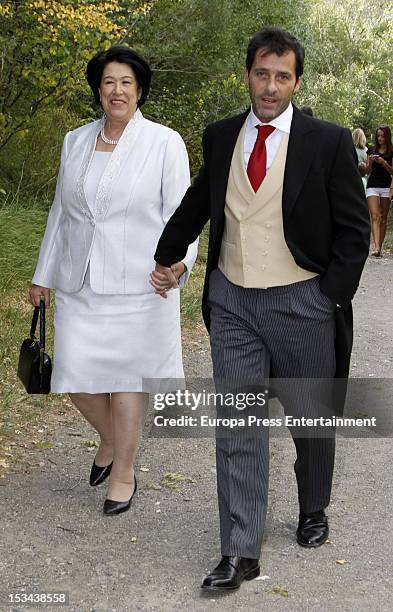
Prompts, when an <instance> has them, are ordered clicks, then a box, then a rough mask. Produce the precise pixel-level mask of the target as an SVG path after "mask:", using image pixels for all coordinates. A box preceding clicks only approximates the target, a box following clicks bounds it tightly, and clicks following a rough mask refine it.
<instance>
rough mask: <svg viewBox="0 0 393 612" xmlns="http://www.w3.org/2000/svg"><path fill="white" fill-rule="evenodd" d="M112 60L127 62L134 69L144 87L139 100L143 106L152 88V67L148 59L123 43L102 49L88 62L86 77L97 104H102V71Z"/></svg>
mask: <svg viewBox="0 0 393 612" xmlns="http://www.w3.org/2000/svg"><path fill="white" fill-rule="evenodd" d="M110 62H119V63H120V64H127V65H128V66H129V67H130V68H132V70H133V71H134V74H135V77H136V80H137V81H138V85H139V87H140V88H141V89H142V95H141V97H140V99H139V101H138V106H142V104H144V103H145V102H146V98H147V96H148V93H149V90H150V82H151V69H150V66H149V64H148V63H147V61H146V60H145V58H144V57H142V55H139V53H137V52H136V51H134V50H133V49H130V48H129V47H125V46H122V45H116V46H113V47H110V49H108V50H107V51H100V53H97V55H95V56H94V57H92V58H91V60H90V61H89V63H88V64H87V69H86V79H87V82H88V83H89V85H90V88H91V90H92V92H93V95H94V99H95V101H96V102H97V104H99V105H100V106H102V105H101V102H100V93H99V91H98V89H99V87H100V85H101V79H102V73H103V72H104V68H105V66H106V65H107V64H109V63H110Z"/></svg>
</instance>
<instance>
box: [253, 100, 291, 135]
mask: <svg viewBox="0 0 393 612" xmlns="http://www.w3.org/2000/svg"><path fill="white" fill-rule="evenodd" d="M292 117H293V106H292V102H290V103H289V105H288V106H287V108H286V109H285V111H284V112H283V113H281V115H278V117H276V118H275V119H273V120H272V121H269V123H262V122H261V121H260V120H259V119H258V117H257V116H256V115H255V113H254V111H253V109H252V107H251V112H250V114H249V116H248V120H249V125H250V126H251V127H253V128H254V127H256V126H257V125H271V126H273V127H275V128H276V129H277V130H281V131H282V132H285V133H287V134H289V132H290V130H291V123H292Z"/></svg>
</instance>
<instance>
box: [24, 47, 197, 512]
mask: <svg viewBox="0 0 393 612" xmlns="http://www.w3.org/2000/svg"><path fill="white" fill-rule="evenodd" d="M86 77H87V81H88V83H89V85H90V87H91V89H92V92H93V95H94V98H95V100H96V101H97V102H98V103H99V104H100V105H101V107H102V108H103V110H104V112H105V115H104V117H103V118H102V119H101V120H98V121H94V122H92V123H89V124H88V125H84V126H82V127H80V128H78V129H76V130H74V131H72V132H69V133H68V134H67V135H66V137H65V139H64V144H63V149H62V154H61V166H60V171H59V176H58V182H57V187H56V194H55V198H54V202H53V204H52V208H51V210H50V213H49V217H48V223H47V227H46V231H45V235H44V238H43V241H42V244H41V249H40V255H39V260H38V264H37V268H36V271H35V274H34V278H33V281H32V282H33V285H32V287H31V289H30V300H31V302H32V304H33V305H37V304H38V303H39V299H40V296H41V295H43V296H44V297H45V301H46V303H47V304H49V288H55V289H56V312H55V342H54V369H53V375H52V384H51V390H52V391H53V392H56V393H65V392H68V393H70V397H71V400H72V402H73V403H74V404H75V406H76V407H77V408H78V409H79V410H80V411H81V413H82V414H83V415H84V416H85V418H86V419H87V420H88V421H89V423H91V425H93V427H95V429H96V430H97V432H98V433H99V435H100V447H99V449H98V452H97V455H96V457H95V460H94V463H93V467H92V470H91V475H90V484H91V485H92V486H95V485H97V484H99V483H101V482H102V481H103V480H105V478H107V477H108V476H109V487H108V493H107V499H106V500H105V503H104V513H105V514H108V515H109V514H119V513H120V512H124V511H125V510H128V509H129V507H130V504H131V499H132V496H133V495H134V493H135V491H136V486H137V485H136V478H135V474H134V460H135V456H136V452H137V449H138V444H139V441H140V436H141V429H142V424H143V415H144V410H145V407H146V406H147V404H148V392H149V391H152V390H154V389H156V388H157V385H158V384H159V383H160V382H163V379H170V380H172V381H173V379H181V378H183V375H184V374H183V368H182V355H181V338H180V312H179V311H180V305H179V289H175V290H174V291H172V292H169V294H168V297H169V299H168V300H162V299H160V298H159V297H158V296H157V295H155V293H154V289H153V288H152V286H151V285H150V283H149V275H150V271H151V270H152V268H153V267H154V263H155V262H154V259H153V254H154V251H155V248H156V244H157V242H158V239H159V237H160V235H161V233H162V230H163V228H164V226H165V224H166V222H167V220H168V219H169V218H170V217H171V215H172V213H173V212H174V210H175V209H176V208H177V206H178V205H179V203H180V201H181V199H182V196H183V195H184V193H185V191H186V189H187V187H188V185H189V168H188V157H187V152H186V148H185V145H184V142H183V141H182V139H181V137H180V136H179V134H178V133H177V132H174V131H173V130H171V129H169V128H167V127H164V126H162V125H159V124H156V123H153V122H151V121H148V120H146V119H145V118H144V117H143V115H142V113H141V111H140V110H139V108H140V107H141V106H142V104H143V103H144V102H145V100H146V98H147V95H148V92H149V87H150V80H151V71H150V67H149V65H148V64H147V62H146V60H145V59H144V58H142V57H141V56H140V55H138V54H137V53H136V52H135V51H133V50H131V49H129V48H127V47H120V46H118V47H112V48H111V49H109V50H108V51H105V52H102V53H99V54H98V55H96V56H95V57H93V58H92V59H91V60H90V62H89V64H88V66H87V72H86ZM196 254H197V244H196V243H194V244H193V245H191V247H190V248H189V250H188V252H187V255H186V257H185V259H184V261H183V262H179V264H176V266H175V267H174V273H175V276H176V278H177V279H180V277H181V278H182V280H181V284H184V282H185V280H186V276H187V275H188V274H189V272H190V270H191V268H192V265H193V263H194V261H195V258H196ZM186 271H187V272H186Z"/></svg>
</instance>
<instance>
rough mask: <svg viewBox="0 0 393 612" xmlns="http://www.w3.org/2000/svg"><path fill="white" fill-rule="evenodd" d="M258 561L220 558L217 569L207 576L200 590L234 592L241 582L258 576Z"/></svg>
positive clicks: (242, 558)
mask: <svg viewBox="0 0 393 612" xmlns="http://www.w3.org/2000/svg"><path fill="white" fill-rule="evenodd" d="M259 572H260V568H259V560H258V559H246V558H245V557H222V559H221V561H220V563H219V564H218V565H217V567H216V568H215V569H214V570H213V571H212V572H211V574H208V575H207V576H206V578H205V579H204V581H203V583H202V589H208V590H210V591H234V590H235V589H238V588H239V587H240V585H241V583H242V582H243V580H252V579H253V578H256V577H257V576H259Z"/></svg>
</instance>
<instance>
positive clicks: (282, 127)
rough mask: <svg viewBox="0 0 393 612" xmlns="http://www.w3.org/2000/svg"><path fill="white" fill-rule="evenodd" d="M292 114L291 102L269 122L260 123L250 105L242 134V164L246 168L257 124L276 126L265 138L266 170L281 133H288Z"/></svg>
mask: <svg viewBox="0 0 393 612" xmlns="http://www.w3.org/2000/svg"><path fill="white" fill-rule="evenodd" d="M292 116H293V106H292V104H291V103H289V106H288V107H287V108H286V109H285V111H284V112H283V113H281V115H278V117H276V118H275V119H273V121H270V122H269V123H262V122H261V121H260V120H259V119H258V117H257V116H256V115H255V113H254V111H253V110H252V107H251V112H250V114H249V115H248V117H247V125H246V130H245V134H244V164H245V167H246V168H247V164H248V160H249V159H250V155H251V153H252V150H253V148H254V145H255V141H256V139H257V136H258V130H257V129H256V128H257V126H258V125H272V126H273V127H275V128H276V129H275V130H274V132H273V133H272V134H270V136H269V137H268V138H267V139H266V153H267V160H266V170H268V169H269V168H270V166H271V165H272V163H273V161H274V158H275V156H276V153H277V151H278V148H279V146H280V144H281V140H282V137H283V135H284V134H289V132H290V130H291V123H292Z"/></svg>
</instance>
